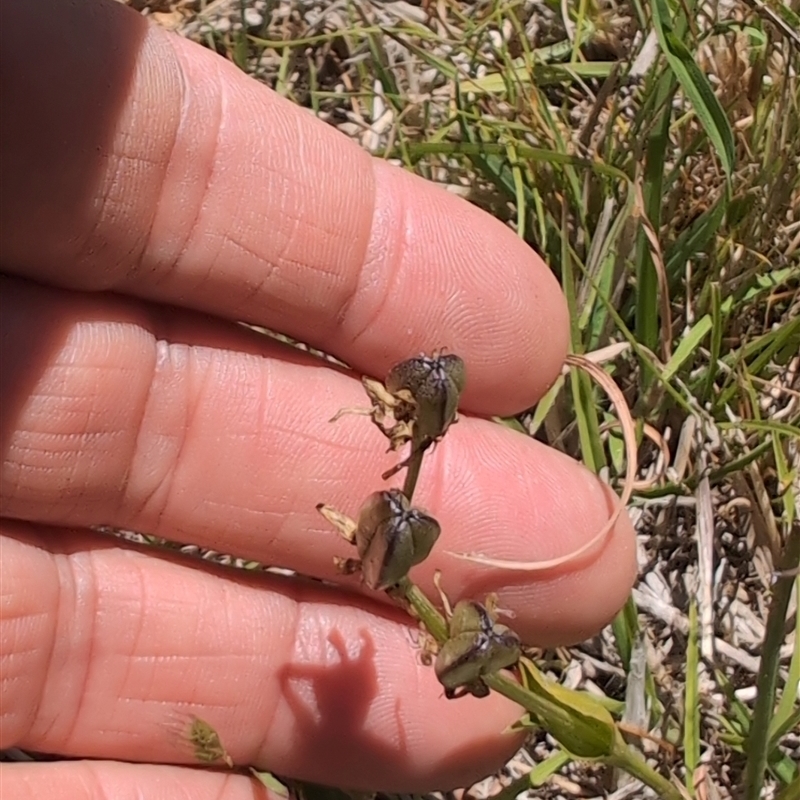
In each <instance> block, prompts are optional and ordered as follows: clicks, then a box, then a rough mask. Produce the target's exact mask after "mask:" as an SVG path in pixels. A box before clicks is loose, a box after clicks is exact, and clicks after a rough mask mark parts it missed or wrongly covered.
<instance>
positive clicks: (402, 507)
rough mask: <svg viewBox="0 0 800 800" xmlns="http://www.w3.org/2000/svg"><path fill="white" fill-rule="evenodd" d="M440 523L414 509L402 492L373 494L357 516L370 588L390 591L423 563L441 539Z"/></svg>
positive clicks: (359, 543)
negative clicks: (413, 568) (415, 566)
mask: <svg viewBox="0 0 800 800" xmlns="http://www.w3.org/2000/svg"><path fill="white" fill-rule="evenodd" d="M440 532H441V528H440V527H439V523H438V522H437V521H436V520H435V519H434V518H433V517H430V516H428V515H427V514H425V513H423V512H422V511H419V510H418V509H415V508H411V506H410V505H409V502H408V499H407V498H406V496H405V495H404V494H403V493H402V492H401V491H400V490H399V489H389V490H388V491H384V492H375V493H374V494H371V495H370V496H369V497H368V498H367V500H366V502H365V503H364V505H363V506H362V508H361V512H360V513H359V515H358V526H357V528H356V532H355V541H356V547H357V548H358V554H359V556H361V574H362V577H363V579H364V583H365V584H366V585H367V586H369V587H370V588H371V589H377V590H381V589H388V588H389V587H390V586H394V585H395V584H396V583H398V582H399V581H400V580H401V579H402V578H404V577H405V576H406V575H408V571H409V570H410V569H411V567H413V566H414V565H415V564H419V563H420V562H422V561H424V560H425V559H426V558H427V557H428V555H429V554H430V552H431V549H432V548H433V545H434V543H435V542H436V540H437V539H438V538H439V533H440Z"/></svg>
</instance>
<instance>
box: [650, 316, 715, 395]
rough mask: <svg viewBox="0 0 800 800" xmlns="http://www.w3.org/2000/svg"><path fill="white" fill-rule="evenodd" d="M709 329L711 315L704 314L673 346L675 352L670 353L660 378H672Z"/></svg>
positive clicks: (667, 379)
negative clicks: (674, 346)
mask: <svg viewBox="0 0 800 800" xmlns="http://www.w3.org/2000/svg"><path fill="white" fill-rule="evenodd" d="M711 329H712V320H711V316H710V315H709V314H706V316H704V317H702V318H701V319H700V320H699V321H698V322H697V323H696V324H695V326H694V327H693V328H692V329H691V330H690V331H689V333H687V334H686V336H684V337H683V339H681V341H680V344H679V345H678V346H677V347H676V348H675V352H674V353H673V354H672V358H670V360H669V361H668V362H667V364H666V366H665V367H664V371H663V372H662V373H661V379H662V380H664V381H669V380H672V378H673V376H674V375H675V374H676V373H677V372H678V370H679V369H680V368H681V366H682V365H683V363H684V362H685V361H686V359H688V358H689V356H691V355H692V353H694V351H695V350H697V348H698V347H699V346H700V343H701V342H702V341H703V339H705V338H706V336H707V335H708V332H709V331H710V330H711Z"/></svg>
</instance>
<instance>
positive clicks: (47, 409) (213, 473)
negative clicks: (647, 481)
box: [0, 0, 635, 800]
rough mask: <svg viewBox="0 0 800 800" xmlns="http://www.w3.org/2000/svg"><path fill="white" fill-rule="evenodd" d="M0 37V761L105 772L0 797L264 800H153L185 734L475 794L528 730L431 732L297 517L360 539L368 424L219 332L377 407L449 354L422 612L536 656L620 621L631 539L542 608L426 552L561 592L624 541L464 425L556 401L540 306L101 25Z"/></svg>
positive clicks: (390, 182)
mask: <svg viewBox="0 0 800 800" xmlns="http://www.w3.org/2000/svg"><path fill="white" fill-rule="evenodd" d="M0 14H2V17H1V18H0V35H2V37H3V44H2V50H0V53H1V54H2V56H1V57H2V70H0V103H2V128H0V137H1V138H0V152H1V153H2V173H0V205H1V206H2V231H1V232H0V237H1V238H0V242H2V269H3V272H4V273H5V275H6V277H4V278H2V295H1V298H2V299H1V302H2V322H1V324H2V350H1V351H0V359H2V373H1V377H2V397H3V414H2V421H3V425H2V444H3V471H2V481H1V482H0V497H1V498H2V513H3V519H2V543H1V544H0V551H1V552H2V559H0V569H1V570H2V573H0V581H1V582H2V596H3V603H2V605H1V606H0V614H1V616H0V647H1V648H2V672H0V678H1V679H2V690H3V709H2V728H1V729H0V734H1V735H0V739H1V741H0V747H3V748H8V747H20V748H25V749H30V750H34V751H41V752H46V753H53V754H58V755H62V756H69V757H79V758H90V759H103V760H92V761H88V760H74V761H64V762H52V763H44V762H34V763H20V764H4V765H3V769H2V771H0V775H2V780H1V782H0V794H2V796H3V797H9V798H16V797H24V796H31V797H41V796H48V797H51V798H54V799H56V800H57V798H62V797H63V798H70V800H82V798H90V797H95V796H100V795H101V794H102V795H103V796H111V797H115V798H121V797H126V796H129V795H130V796H133V795H134V794H135V795H136V796H146V797H156V796H158V797H160V798H172V797H179V796H180V797H183V796H186V795H190V796H193V797H197V798H201V799H202V798H205V797H208V798H211V797H214V798H221V797H224V798H226V800H232V799H233V798H239V797H251V796H252V792H253V789H252V784H251V782H250V779H249V778H248V777H246V776H243V775H226V774H222V773H214V772H207V771H205V772H203V771H199V770H192V769H188V768H187V767H185V766H169V765H176V764H177V765H180V764H191V763H193V759H192V753H191V749H190V748H189V747H187V745H186V742H185V739H184V737H182V735H181V730H184V731H185V729H186V727H188V723H187V720H189V719H191V716H192V715H196V716H197V717H199V718H201V719H204V720H206V721H207V722H209V723H210V724H212V725H213V726H214V727H215V728H216V730H217V731H218V732H219V733H220V735H221V737H222V740H223V742H224V744H225V746H226V748H227V750H228V751H229V753H230V754H231V756H232V757H233V759H234V761H235V762H236V763H237V764H254V765H259V766H260V767H262V768H265V769H270V770H273V771H275V772H278V773H281V774H286V775H290V776H294V777H298V778H303V779H306V780H313V781H317V782H324V783H328V784H333V785H346V786H349V787H353V788H373V789H374V788H378V789H384V790H394V791H422V790H427V789H431V788H442V787H452V786H459V785H465V784H469V783H470V782H471V781H473V780H475V779H477V778H479V777H481V776H482V775H483V774H486V773H487V772H489V771H491V770H492V769H494V768H496V767H497V766H498V765H499V764H501V763H502V762H503V761H504V760H505V759H506V758H507V757H508V756H509V755H511V754H512V753H513V752H514V750H515V748H516V747H517V746H518V745H519V742H520V740H519V738H517V737H516V736H513V735H509V734H507V733H504V732H503V731H504V729H505V728H506V727H507V726H508V724H509V723H511V722H513V721H514V720H515V719H516V717H517V716H518V714H519V709H518V708H517V707H516V706H514V705H513V704H511V703H509V702H508V701H506V700H505V699H504V698H501V697H497V696H491V697H489V698H486V699H484V700H477V699H473V698H466V699H462V700H458V701H453V702H450V701H447V700H446V699H445V698H444V694H443V691H442V688H441V686H440V685H439V684H438V683H437V681H436V678H435V676H434V674H433V670H432V669H431V668H429V667H425V666H423V665H422V664H421V663H420V661H419V652H418V650H417V649H416V648H415V646H414V645H413V644H412V642H411V641H410V639H411V638H412V634H413V632H414V626H413V624H412V623H411V622H410V621H409V619H408V618H407V617H406V616H405V615H403V614H402V613H400V612H399V611H397V610H396V609H394V608H392V607H391V606H390V605H389V604H388V603H386V602H384V598H382V597H379V596H375V595H372V596H367V593H366V592H363V591H361V589H360V587H358V585H357V584H356V583H354V582H353V580H352V579H346V578H344V577H340V576H337V574H336V572H335V570H334V568H333V563H332V560H333V557H334V556H335V555H349V554H350V553H349V552H348V550H347V547H346V545H344V544H343V543H342V542H341V540H340V539H339V537H338V536H337V535H336V533H334V532H333V531H332V530H331V529H330V528H329V527H328V526H327V525H326V523H325V521H324V520H323V519H321V518H320V517H319V516H318V514H317V512H316V511H315V506H316V504H317V503H319V502H321V501H324V502H326V503H330V504H331V505H333V506H335V507H336V508H339V509H342V510H344V511H347V510H352V511H355V510H356V509H357V508H358V507H359V505H360V504H361V502H362V501H363V500H364V498H365V497H366V496H367V495H368V494H369V493H370V492H372V491H374V490H375V489H377V488H381V486H380V485H379V482H378V483H376V480H377V478H376V476H379V475H380V473H381V472H382V471H383V470H384V469H386V468H387V467H389V466H391V465H392V464H393V463H394V460H395V457H393V456H388V455H386V454H384V453H383V449H384V448H385V442H384V440H383V439H382V438H381V436H380V434H379V433H378V432H377V431H376V430H375V429H374V428H372V426H370V425H369V424H366V423H365V422H364V421H363V419H359V418H357V417H348V418H345V419H343V420H341V421H339V422H337V423H336V424H329V423H328V419H329V418H330V417H331V416H332V415H333V414H334V413H335V412H336V411H337V410H338V409H340V408H342V407H345V406H353V405H363V403H364V400H363V395H362V392H361V387H360V384H359V382H358V379H357V378H356V377H354V376H353V375H352V374H347V373H344V372H342V371H337V370H335V369H333V368H331V367H330V366H326V365H325V364H321V363H320V362H318V361H315V360H313V359H311V358H310V357H306V356H304V355H303V354H302V353H299V352H297V351H294V350H291V349H289V348H286V347H283V346H281V345H279V344H278V343H276V342H273V341H271V340H269V339H267V338H265V337H263V336H260V335H257V334H255V333H253V332H252V331H249V330H247V329H245V328H243V327H241V326H238V325H236V324H235V321H236V320H246V321H249V322H251V323H256V324H261V325H264V326H267V327H269V328H272V329H275V330H280V331H282V332H284V333H286V334H288V335H291V336H294V337H296V338H298V339H300V340H302V341H305V342H308V343H310V344H312V345H316V346H318V347H321V348H323V349H324V350H326V351H328V352H331V353H333V354H335V355H337V356H338V357H340V358H342V359H344V360H346V361H347V362H348V363H350V364H352V365H353V366H354V367H355V368H356V369H358V370H362V371H364V372H366V373H369V374H372V375H376V376H378V377H383V375H384V374H385V373H386V371H387V369H388V368H389V366H391V365H392V364H393V363H394V362H396V361H398V360H400V359H403V358H407V357H408V356H410V355H415V354H417V353H419V352H422V351H428V352H429V351H430V350H432V349H433V348H435V347H439V346H446V347H447V348H448V349H449V350H450V351H451V352H455V353H458V354H459V355H461V356H462V357H463V358H464V359H465V361H466V364H467V370H468V381H467V389H466V391H465V394H464V397H463V403H462V406H463V411H464V412H465V413H464V414H463V415H462V418H461V420H460V422H459V424H458V425H456V426H455V427H454V428H453V429H452V430H451V431H450V432H449V433H448V435H447V438H446V440H445V441H444V442H443V443H442V445H441V446H440V447H438V448H436V450H435V451H434V452H433V453H432V454H431V455H429V456H428V457H427V458H426V462H425V466H424V467H423V476H422V479H421V482H420V488H419V490H418V493H417V495H416V498H415V501H416V502H418V503H419V505H420V506H422V507H424V508H426V509H428V510H429V511H430V512H431V513H432V514H434V515H435V516H436V518H437V519H438V520H439V522H440V523H441V525H442V530H443V532H442V535H441V538H440V540H439V542H438V544H437V546H436V548H435V549H434V552H433V553H432V555H431V557H430V558H429V559H428V561H426V562H425V563H424V564H422V565H421V566H420V567H418V568H417V569H416V570H415V572H414V577H415V580H417V581H418V582H419V583H420V585H421V586H422V587H423V588H425V589H426V590H431V589H432V576H433V572H434V570H435V569H437V568H438V569H441V570H442V571H443V575H444V588H445V589H446V590H447V592H448V594H449V595H450V597H451V599H452V600H453V601H456V600H458V599H459V598H462V597H475V598H478V599H480V598H482V597H483V596H485V595H486V594H487V593H488V592H496V593H497V594H498V595H499V603H500V605H501V606H502V607H504V608H510V609H512V610H513V611H514V612H515V613H516V617H515V619H514V623H513V625H514V628H515V630H517V632H518V633H519V634H520V635H521V636H522V637H523V639H525V640H526V641H528V642H531V643H538V644H542V645H553V644H556V643H567V642H572V641H576V640H580V639H582V638H584V637H586V636H588V635H591V634H592V633H594V632H595V631H596V630H597V629H599V628H600V627H601V626H602V625H603V624H605V623H606V622H607V621H608V620H609V619H611V617H612V616H613V615H614V613H615V612H616V610H617V609H618V608H619V606H620V605H621V604H622V603H623V602H624V600H625V597H626V596H627V593H628V591H629V588H630V585H631V582H632V579H633V575H634V569H635V564H634V543H633V537H632V532H631V528H630V525H629V522H628V521H627V520H626V519H624V518H622V519H620V521H619V522H618V523H617V524H616V527H615V529H614V531H613V532H612V533H611V535H610V536H609V537H608V538H607V539H606V540H605V541H604V542H603V544H602V545H601V546H598V547H597V548H596V549H593V550H592V551H591V552H590V553H589V554H587V556H586V557H584V558H581V559H580V560H579V561H576V562H574V563H570V564H567V565H564V566H563V567H561V568H559V569H557V570H553V571H552V572H548V573H546V574H537V575H536V576H534V578H533V579H532V578H531V577H530V576H525V575H517V574H515V573H508V572H501V571H498V570H495V569H489V568H487V567H479V566H476V565H473V564H468V563H466V562H463V561H459V560H456V559H454V558H452V557H451V556H448V555H447V552H446V551H460V552H467V551H481V552H485V553H487V554H491V555H492V556H495V557H497V558H518V559H521V560H533V559H547V558H553V557H557V556H559V555H563V554H566V553H570V552H572V551H574V550H576V549H578V548H579V547H580V546H581V545H582V544H584V543H585V542H587V541H588V540H589V539H590V538H591V537H592V536H594V535H595V533H596V532H597V530H598V529H599V528H600V527H601V526H602V525H603V523H604V522H605V520H606V519H607V518H608V516H609V514H610V512H611V510H612V509H613V506H614V499H613V497H612V496H611V494H610V493H609V491H608V490H607V489H605V488H604V487H603V486H602V484H601V483H600V482H599V481H598V480H596V479H595V478H594V477H593V476H592V475H591V474H589V473H588V472H587V471H586V470H585V469H583V468H582V467H581V466H579V465H577V464H575V463H574V462H572V461H571V460H570V459H568V458H566V457H565V456H563V455H561V454H559V453H557V452H555V451H553V450H550V449H548V448H546V447H543V446H542V445H540V444H539V443H537V442H535V441H532V440H530V439H527V438H525V437H523V436H520V435H518V434H515V433H512V432H510V431H509V430H507V429H505V428H502V427H500V426H498V425H494V424H492V423H490V422H487V421H485V420H482V419H479V418H477V417H476V416H470V414H472V415H489V414H507V413H511V412H514V411H519V410H520V409H523V408H526V407H528V406H530V405H531V404H532V403H533V402H535V400H536V399H537V397H539V396H540V395H541V394H542V392H543V391H544V390H545V389H546V387H547V386H548V385H549V384H550V383H551V382H552V381H553V379H554V378H555V376H556V375H557V373H558V370H559V368H560V366H561V363H562V360H563V357H564V353H565V350H566V343H567V318H566V311H565V306H564V302H563V300H562V298H561V295H560V293H559V289H558V286H557V284H556V282H555V281H554V279H553V277H552V276H551V274H550V273H549V271H548V270H547V268H546V267H545V266H544V265H543V264H542V263H541V261H540V260H539V259H538V258H537V257H536V256H535V255H534V254H533V253H532V252H531V251H530V250H529V249H528V248H527V247H526V246H525V245H524V244H523V243H522V242H520V241H519V240H518V239H517V238H516V237H515V236H514V235H513V233H512V232H510V231H509V230H507V229H506V228H505V227H504V226H502V225H501V224H500V223H498V222H496V221H495V220H493V219H491V218H489V217H488V216H486V215H484V214H483V213H481V212H480V211H479V210H477V209H475V208H473V207H472V206H470V205H468V204H467V203H465V202H463V201H461V200H459V199H457V198H454V197H452V196H450V195H448V194H447V193H445V192H443V191H441V190H440V189H438V188H436V187H433V186H432V185H430V184H427V183H425V182H424V181H422V180H420V179H418V178H416V177H413V176H411V175H409V174H407V173H405V172H403V171H401V170H398V169H395V168H393V167H391V166H389V165H387V164H385V163H383V162H381V161H378V160H374V159H371V158H369V157H368V156H367V155H366V154H365V153H363V152H361V151H360V150H358V149H357V148H355V147H354V146H352V145H351V144H350V143H349V142H348V141H346V139H345V138H344V137H342V136H341V135H339V134H338V133H337V132H335V131H334V130H332V129H330V128H327V127H326V126H324V125H323V124H321V123H320V122H318V121H316V120H314V119H313V118H312V117H311V116H310V115H309V114H308V113H307V112H305V111H303V110H301V109H298V108H296V107H294V106H292V105H291V104H290V103H288V102H286V101H284V100H282V99H280V98H278V97H277V96H276V95H274V94H272V93H270V92H269V91H267V90H266V89H265V88H264V87H262V86H260V85H258V84H257V83H256V82H255V81H253V80H251V79H249V78H247V77H246V76H244V75H242V74H241V73H239V72H238V71H237V70H236V69H235V68H234V67H233V66H232V65H231V64H229V63H226V62H225V61H223V60H222V59H220V58H218V57H217V56H215V55H214V54H212V53H210V52H208V51H206V50H204V49H202V48H200V47H198V46H195V45H193V44H191V43H189V42H187V41H185V40H182V39H180V38H179V37H176V36H170V35H168V34H165V33H164V32H163V31H160V30H158V29H155V28H152V27H148V26H147V25H146V24H145V22H144V20H143V19H142V18H140V17H139V16H137V15H136V14H134V13H132V12H130V11H129V10H128V9H125V8H123V7H121V6H119V5H117V4H115V3H113V2H110V0H94V1H93V2H83V3H73V4H66V3H59V2H56V0H49V1H45V0H41V1H40V2H31V0H27V2H26V1H25V0H13V1H12V0H6V2H4V3H3V5H2V11H0ZM31 31H35V32H36V33H35V47H31V38H30V36H29V35H28V33H27V32H31ZM401 479H402V476H398V477H397V479H396V480H397V481H398V482H399V481H400V480H401ZM99 524H107V525H113V526H116V527H120V528H127V529H133V530H138V531H142V532H145V533H149V534H154V535H156V536H163V537H166V538H168V539H172V540H176V541H182V542H191V543H194V544H197V545H200V546H202V547H208V548H213V549H215V550H217V551H221V552H226V553H232V554H235V555H237V556H241V557H244V558H249V559H256V560H258V561H260V562H264V563H268V564H276V565H280V566H283V567H287V568H290V569H293V570H296V571H298V572H300V573H302V574H305V575H309V576H315V577H319V578H325V579H326V580H327V581H330V582H332V583H339V584H340V586H341V587H346V588H347V589H348V591H343V589H342V588H336V587H335V586H333V585H330V586H323V585H322V584H318V583H312V582H310V581H305V580H299V579H284V578H282V577H280V576H276V575H267V576H263V575H258V576H256V575H251V574H242V573H237V572H233V571H230V570H229V571H226V570H222V569H219V568H216V567H213V566H211V565H206V564H203V563H195V562H188V563H187V562H186V561H183V560H179V559H177V558H175V557H172V556H169V555H166V554H164V553H162V552H159V551H156V550H154V549H152V548H149V549H148V548H137V547H135V546H133V545H129V544H127V543H124V542H121V541H118V540H116V539H113V538H110V537H103V536H101V535H99V534H96V533H93V532H91V531H90V530H89V526H93V525H99ZM353 589H356V590H357V591H358V592H360V593H356V592H353V591H352V590H353ZM182 725H184V727H183V728H181V726H182ZM120 762H139V763H120ZM159 765H160V766H159Z"/></svg>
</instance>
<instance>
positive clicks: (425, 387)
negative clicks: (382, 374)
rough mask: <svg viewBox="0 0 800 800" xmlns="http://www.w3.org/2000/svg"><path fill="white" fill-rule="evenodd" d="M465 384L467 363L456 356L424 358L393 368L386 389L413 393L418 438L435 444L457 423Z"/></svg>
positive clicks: (420, 357)
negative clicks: (457, 413) (452, 424)
mask: <svg viewBox="0 0 800 800" xmlns="http://www.w3.org/2000/svg"><path fill="white" fill-rule="evenodd" d="M465 381H466V374H465V368H464V362H463V361H462V360H461V359H460V358H459V357H458V356H457V355H453V354H448V355H439V356H434V357H429V356H424V355H423V356H417V357H416V358H410V359H408V360H407V361H401V362H400V363H399V364H396V365H395V366H394V367H392V369H391V371H390V372H389V374H388V376H387V377H386V388H387V390H388V391H389V392H392V393H395V392H398V391H400V390H401V389H407V390H408V391H409V392H411V394H412V396H413V397H414V400H415V402H416V404H417V414H416V420H415V423H414V425H415V427H414V430H415V436H416V438H417V439H418V440H419V441H434V440H436V439H438V438H439V437H440V436H443V435H444V433H445V431H446V430H447V429H448V427H449V426H450V425H451V423H452V422H453V421H454V420H455V418H456V411H457V409H458V399H459V397H460V396H461V392H462V391H463V390H464V383H465Z"/></svg>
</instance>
